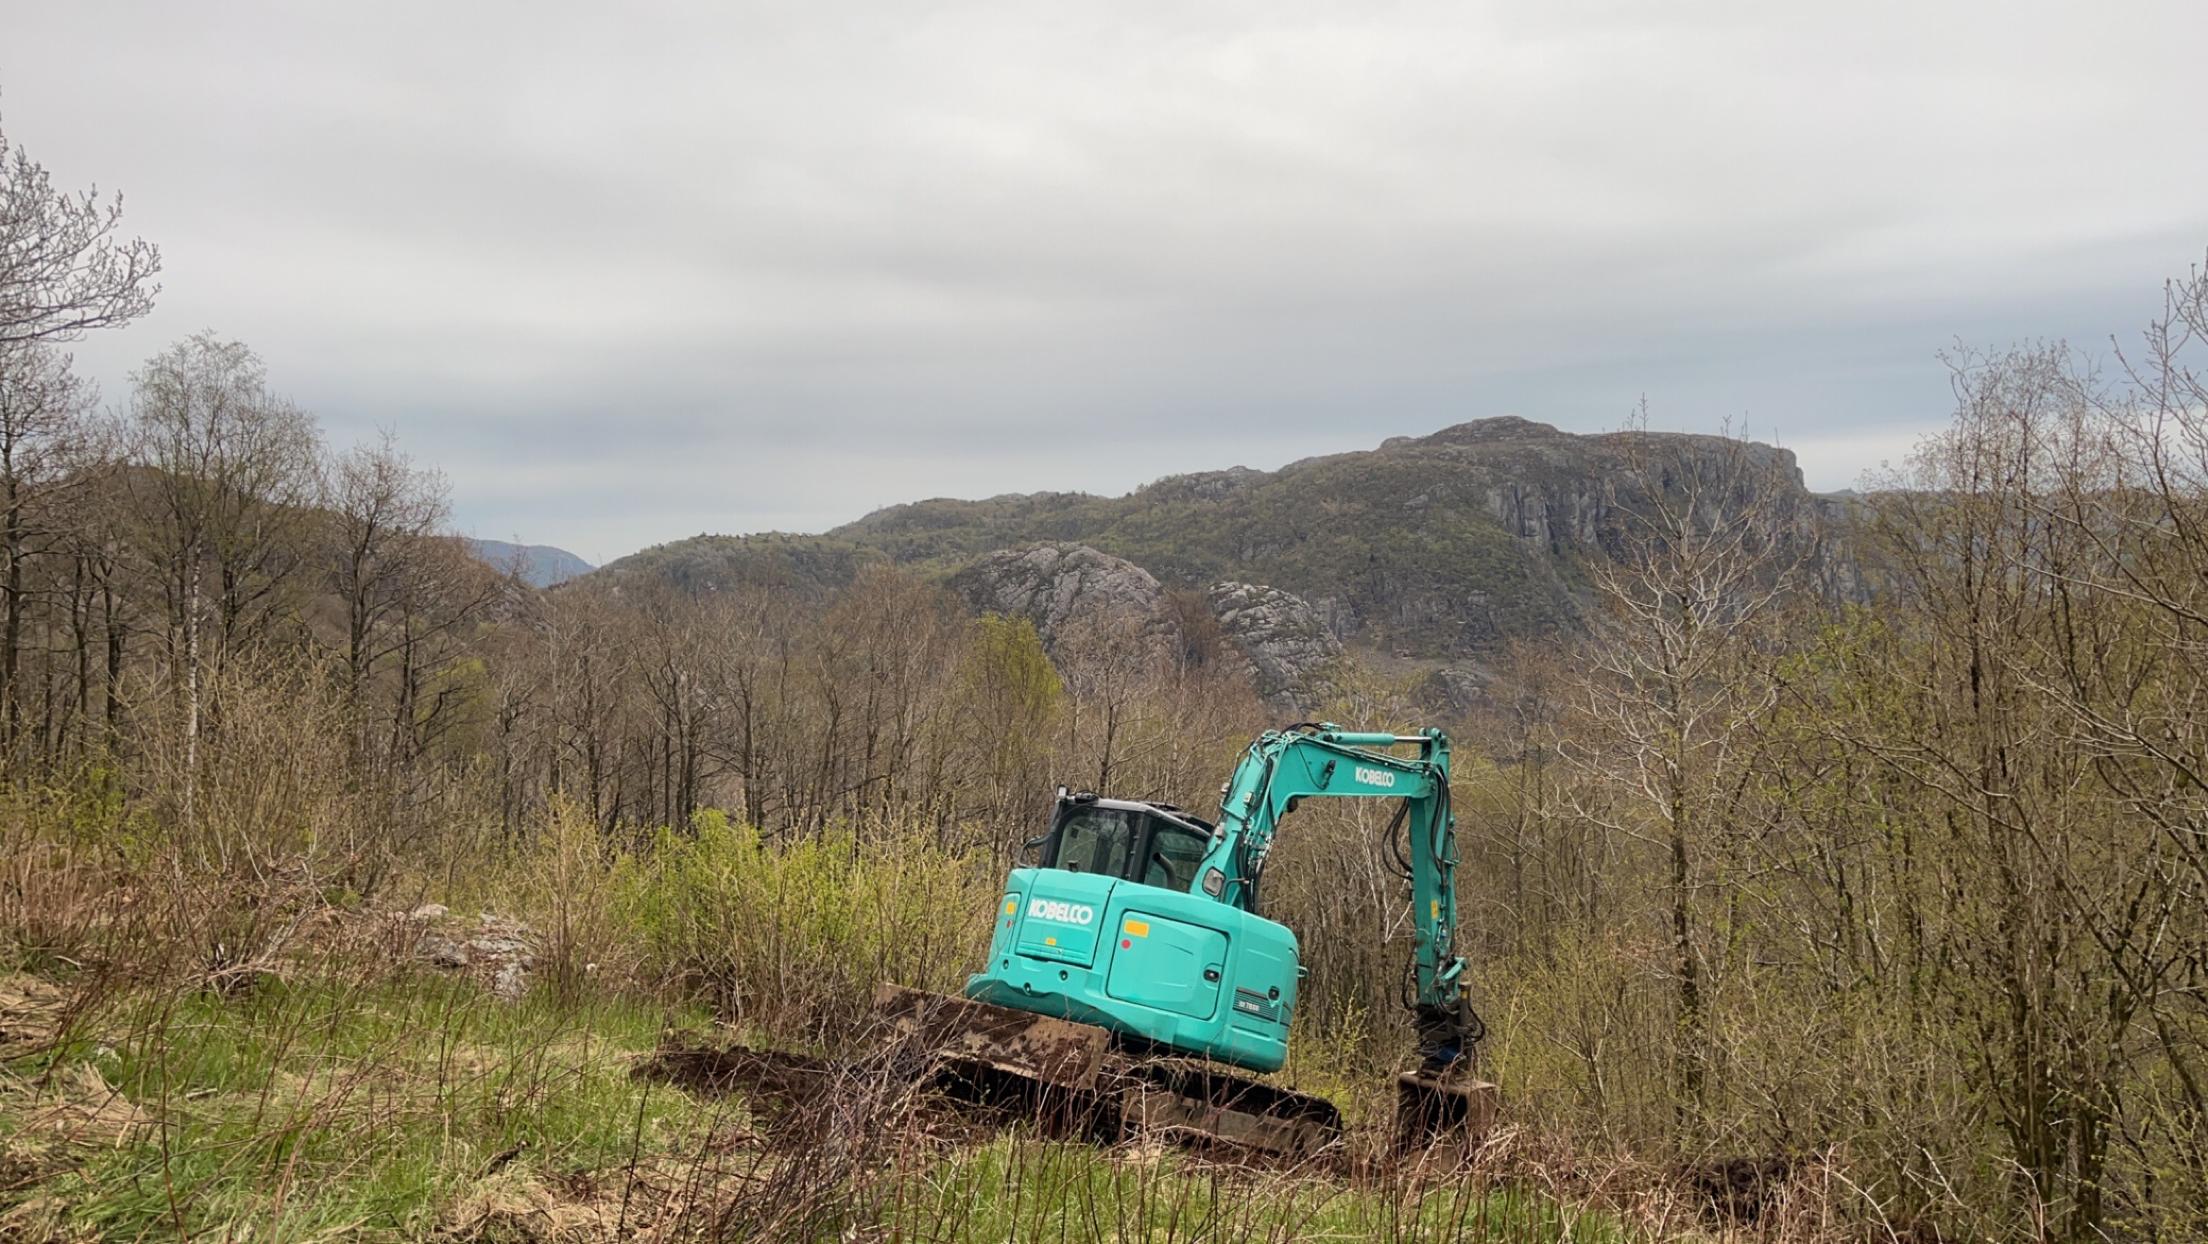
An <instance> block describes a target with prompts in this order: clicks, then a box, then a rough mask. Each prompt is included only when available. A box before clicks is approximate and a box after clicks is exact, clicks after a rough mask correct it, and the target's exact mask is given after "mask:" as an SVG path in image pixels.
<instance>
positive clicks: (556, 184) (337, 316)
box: [0, 0, 2208, 557]
mask: <svg viewBox="0 0 2208 1244" xmlns="http://www.w3.org/2000/svg"><path fill="white" fill-rule="evenodd" d="M2204 36H2208V16H2204V15H2203V11H2202V10H2201V9H2200V7H2199V6H2197V5H2194V4H2189V3H2188V4H2178V3H2149V4H2143V5H2135V6H2127V8H2126V10H2125V11H2124V13H2123V14H2122V15H2120V16H2119V15H2116V14H2113V13H2109V12H2103V11H2099V10H2090V9H2083V8H2079V7H2077V6H2073V5H2067V4H2065V5H2054V4H2032V3H2025V4H2013V3H2012V4H2004V5H2001V6H1987V5H1978V4H1962V3H1951V4H1926V3H1910V4H1901V3H1886V2H1884V0H1879V2H1873V3H1860V4H1850V5H1837V4H1835V5H1823V6H1818V7H1816V8H1810V7H1807V6H1800V5H1779V6H1773V5H1765V4H1756V5H1750V4H1719V3H1686V4H1667V5H1662V6H1652V5H1646V4H1639V3H1622V2H1621V3H1558V4H1543V5H1502V4H1495V5H1481V4H1457V3H1448V4H1443V3H1408V4H1392V5H1347V4H1337V5H1315V4H1301V3H1272V4H1256V3H1248V4H1224V5H1168V4H1161V3H1142V2H1138V0H1122V2H1121V3H1115V4H1109V5H1102V4H1100V5H1049V6H1033V5H1014V4H955V3H954V4H948V5H941V6H927V7H926V8H924V9H923V8H921V7H919V6H912V5H904V4H893V3H870V4H857V3H833V2H831V3H815V4H808V5H803V6H779V5H753V6H741V5H739V6H720V5H652V6H640V5H624V6H586V5H571V4H557V3H540V4H526V5H524V4H504V5H494V4H467V5H442V4H429V3H415V4H395V5H382V6H347V7H345V8H337V7H332V6H299V5H285V4H275V3H268V4H231V5H222V6H181V5H170V4H159V3H151V2H148V3H142V4H98V3H87V4H80V5H68V6H55V5H49V6H42V7H38V8H24V10H23V11H22V12H19V13H13V14H10V15H9V17H8V20H7V22H6V37H5V42H4V43H0V88H4V90H5V95H4V96H0V105H4V107H5V110H6V120H7V125H8V130H9V133H10V135H11V137H12V138H14V139H16V140H17V141H19V142H21V143H22V144H23V145H25V146H26V147H28V148H29V149H30V150H31V151H32V153H33V154H34V155H35V156H37V157H38V158H40V159H41V160H43V161H45V162H46V163H47V164H48V165H49V166H50V167H51V168H53V169H54V171H55V172H56V174H57V175H58V176H60V177H61V178H62V179H63V180H64V181H67V182H72V183H79V184H81V183H85V182H89V181H92V180H98V181H100V182H101V183H102V184H104V185H119V186H122V187H124V188H125V189H126V190H127V191H128V193H129V205H130V218H131V221H132V223H133V225H134V226H135V227H137V228H138V229H141V230H142V231H144V232H145V233H146V234H147V235H148V236H150V237H153V238H155V239H157V240H159V241H160V242H162V244H163V245H164V248H165V250H166V253H167V256H168V260H169V270H168V273H167V285H168V291H167V293H166V294H165V295H164V299H163V303H162V306H161V309H160V311H158V312H157V313H156V314H155V315H154V316H153V317H151V318H150V319H149V320H147V321H145V322H143V323H141V324H140V325H137V326H135V327H133V328H131V329H129V330H126V331H124V332H120V333H113V334H108V335H107V336H105V337H103V338H100V339H98V340H95V341H91V342H87V343H85V344H84V345H83V346H82V347H81V348H80V356H81V357H82V359H83V360H84V363H85V365H86V367H87V368H88V369H89V370H91V371H92V372H93V373H94V374H95V375H97V376H98V377H99V378H100V379H101V380H102V382H103V385H104V387H105V388H106V390H107V391H108V393H109V395H110V396H111V397H117V396H120V395H121V393H122V392H123V391H124V388H125V382H124V379H123V378H124V376H125V375H126V373H127V371H128V369H129V367H130V366H131V365H132V363H133V362H134V361H135V360H137V359H140V358H143V357H145V356H146V355H148V354H150V353H152V352H153V351H154V350H156V349H158V348H160V347H161V346H162V345H163V344H165V343H166V342H167V341H169V340H172V339H174V338H176V337H178V336H180V335H182V334H184V333H186V332H189V331H192V330H194V329H197V328H199V327H202V326H209V325H211V326H213V327H215V328H217V329H218V330H220V331H222V332H225V333H227V334H230V335H234V336H237V337H240V338H243V339H245V340H247V341H249V342H251V343H252V344H254V345H255V346H256V347H257V348H259V349H260V350H261V351H262V353H263V354H264V355H265V356H266V357H267V358H268V360H269V363H270V367H271V372H272V376H273V378H274V380H275V381H276V383H278V384H279V385H280V386H282V387H284V388H286V389H287V390H288V391H289V392H291V393H292V394H293V395H294V396H295V397H296V398H298V399H299V400H300V401H302V402H303V403H305V404H307V405H308V406H310V407H311V408H313V409H315V410H317V411H318V412H319V413H321V414H322V416H323V417H324V419H325V421H326V422H327V423H328V424H329V425H330V427H331V429H332V433H333V436H336V437H339V438H348V437H353V436H358V435H362V434H364V433H365V432H366V431H367V430H369V429H372V428H374V427H377V426H391V427H395V428H396V429H397V431H398V432H399V434H400V436H401V439H402V441H403V442H404V443H405V444H407V445H408V446H409V447H410V448H411V449H412V450H413V451H414V452H415V453H416V454H417V456H418V457H421V458H423V459H425V460H428V461H434V462H438V463H440V464H442V465H444V466H445V467H446V469H447V471H448V474H449V475H450V477H451V479H452V482H453V485H454V490H455V494H456V499H457V501H458V503H459V518H460V521H462V522H463V524H466V525H469V526H471V527H472V528H474V529H475V530H476V531H477V533H478V534H482V535H486V536H508V535H520V536H522V537H524V538H526V539H530V540H550V541H553V542H562V543H565V542H569V541H572V542H573V543H572V544H571V547H575V548H577V549H578V550H579V551H583V552H586V553H588V554H589V555H591V556H594V557H605V556H610V555H614V554H618V553H620V552H622V551H625V550H626V549H628V548H631V547H635V546H637V545H641V544H645V543H649V542H652V541H656V540H661V539H667V538H674V537H679V536H682V535H687V534H691V533H692V532H694V531H696V530H700V529H712V530H749V529H756V528H762V527H776V526H780V527H801V528H803V527H813V528H817V527H821V526H827V525H831V524H833V523H835V522H837V521H841V520H844V519H847V518H850V517H855V516H856V515H857V514H859V513H860V512H863V511H864V510H865V509H867V508H870V507H872V506H874V505H879V504H883V503H888V502H893V501H898V500H904V499H910V498H914V497H921V496H929V495H940V494H984V493H991V492H998V491H1004V490H1007V489H1015V488H1034V487H1088V488H1091V489H1095V490H1100V491H1116V490H1121V489H1125V488H1128V487H1132V486H1134V485H1137V484H1139V483H1141V482H1143V481H1144V480H1146V479H1148V478H1151V477H1153V476H1155V475H1158V474H1161V473H1165V472H1167V471H1174V470H1184V469H1200V468H1205V467H1216V466H1225V465H1229V464H1231V463H1235V462H1243V463H1247V464H1249V465H1253V466H1274V465H1278V464H1279V463H1280V462H1282V461H1286V460H1288V459H1289V458H1293V457H1296V456H1300V455H1302V454H1306V453H1313V452H1323V451H1327V450H1335V449H1343V448H1351V447H1356V446H1361V445H1366V444H1370V443H1374V442H1376V441H1378V440H1379V439H1381V438H1382V437H1384V436H1387V435H1394V434H1398V433H1417V432H1423V431H1428V430H1431V429H1432V428H1433V427H1434V426H1438V425H1439V424H1442V423H1447V422H1452V421H1456V420H1459V419H1465V418H1473V417H1478V416H1482V415H1491V414H1502V413H1515V414H1523V415H1526V416H1528V417H1532V418H1539V419H1545V420H1548V421H1551V422H1555V423H1558V424H1560V425H1563V426H1566V427H1573V428H1578V429H1582V430H1591V429H1596V428H1601V427H1607V426H1612V425H1614V424H1615V423H1616V422H1617V421H1618V420H1619V419H1620V418H1621V417H1622V416H1623V414H1624V412H1625V410H1626V409H1627V408H1628V407H1629V406H1630V405H1631V404H1632V403H1633V402H1634V401H1635V400H1636V399H1637V398H1638V397H1639V396H1641V395H1642V394H1644V393H1645V394H1646V395H1647V396H1648V397H1649V399H1650V401H1651V403H1652V406H1653V408H1654V411H1655V415H1656V419H1657V421H1658V422H1659V423H1660V424H1663V425H1665V426H1675V427H1682V428H1692V429H1697V430H1702V429H1708V428H1711V427H1714V426H1716V424H1717V423H1718V422H1719V421H1720V420H1722V419H1728V418H1730V419H1732V420H1734V421H1736V422H1737V423H1739V424H1741V425H1742V426H1744V427H1746V428H1748V429H1749V430H1750V431H1752V432H1754V433H1756V434H1758V435H1764V436H1769V437H1771V438H1774V439H1778V440H1780V441H1782V442H1785V443H1788V444H1790V445H1793V446H1794V447H1796V448H1797V450H1798V451H1800V452H1801V453H1802V456H1803V459H1804V466H1805V468H1806V469H1807V470H1808V471H1809V473H1810V476H1811V479H1812V482H1813V483H1816V484H1818V485H1820V486H1826V487H1838V486H1844V485H1846V484H1847V483H1850V482H1852V481H1853V479H1854V477H1855V476H1856V475H1857V474H1858V473H1859V472H1860V471H1862V470H1863V469H1865V468H1867V467H1872V466H1875V465H1876V464H1877V463H1878V461H1880V460H1881V459H1882V457H1891V456H1893V450H1892V447H1893V446H1895V445H1897V444H1898V445H1905V444H1906V443H1907V439H1908V437H1909V436H1910V435H1911V434H1912V432H1913V431H1914V430H1918V429H1923V428H1926V427H1929V426H1931V425H1932V424H1934V423H1936V422H1937V421H1938V420H1939V419H1940V418H1941V417H1942V415H1943V414H1944V406H1945V402H1946V400H1947V390H1946V385H1945V383H1944V379H1943V377H1942V374H1941V371H1940V368H1939V364H1938V363H1937V361H1936V359H1935V358H1934V353H1935V351H1937V350H1938V349H1939V348H1940V347H1942V346H1943V345H1945V344H1947V343H1948V342H1949V341H1951V340H1953V339H1954V338H1957V337H1962V338H1964V339H1966V340H1976V341H1991V342H1994V343H2001V342H2005V341H2008V340H2011V339H2014V338H2016V337H2020V336H2037V335H2046V336H2068V337H2071V338H2073V339H2076V340H2079V341H2084V342H2092V341H2097V340H2100V339H2101V338H2102V337H2103V335H2104V334H2106V333H2107V332H2109V331H2111V330H2120V329H2123V328H2125V327H2126V326H2130V325H2134V324H2136V323H2138V322H2139V321H2140V320H2142V319H2143V318H2144V316H2145V315H2146V314H2147V313H2148V311H2149V310H2150V309H2151V307H2152V306H2153V304H2154V301H2155V300H2154V294H2155V291H2156V289H2157V288H2158V284H2159V281H2160V280H2161V278H2162V277H2163V276H2165V275H2166V274H2168V273H2169V272H2171V271H2173V270H2175V269H2178V268H2181V267H2183V266H2184V265H2185V264H2187V263H2188V262H2191V261H2193V260H2195V259H2197V258H2198V257H2199V255H2200V253H2201V249H2202V247H2203V246H2204V245H2208V165H2203V164H2202V163H2201V162H2199V161H2191V160H2184V159H2173V158H2172V155H2173V152H2175V151H2176V150H2177V147H2176V146H2174V145H2173V144H2179V143H2181V142H2182V141H2184V139H2185V138H2186V137H2187V134H2186V131H2185V130H2184V129H2183V126H2184V125H2186V124H2188V122H2187V121H2185V120H2184V118H2187V117H2189V116H2190V115H2191V113H2192V112H2194V111H2197V101H2196V100H2194V99H2193V98H2192V95H2193V92H2194V91H2195V89H2196V87H2195V82H2196V67H2195V66H2194V65H2193V64H2192V63H2191V57H2192V56H2193V55H2194V54H2195V49H2197V48H2198V47H2199V46H2201V44H2202V40H2203V37H2204Z"/></svg>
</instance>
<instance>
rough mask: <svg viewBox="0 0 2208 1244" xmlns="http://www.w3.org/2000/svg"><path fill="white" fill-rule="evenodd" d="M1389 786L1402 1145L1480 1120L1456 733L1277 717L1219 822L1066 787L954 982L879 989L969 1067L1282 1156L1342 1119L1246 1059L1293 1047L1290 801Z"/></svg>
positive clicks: (1300, 1149) (1317, 1139) (1112, 1118)
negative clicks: (1398, 915)
mask: <svg viewBox="0 0 2208 1244" xmlns="http://www.w3.org/2000/svg"><path fill="white" fill-rule="evenodd" d="M1327 798H1365V799H1388V800H1395V801H1398V806H1397V809H1396V812H1395V816H1394V819H1393V821H1392V822H1391V823H1390V824H1389V826H1388V830H1387V835H1388V840H1389V844H1390V849H1391V851H1392V853H1393V856H1394V859H1395V861H1396V862H1397V864H1398V866H1399V867H1400V868H1401V869H1402V871H1403V875H1404V878H1405V880H1406V881H1408V883H1409V887H1410V900H1411V910H1412V915H1413V923H1414V926H1415V928H1416V930H1417V933H1416V937H1415V939H1414V945H1413V947H1412V951H1411V963H1410V965H1409V989H1408V990H1407V993H1408V994H1409V995H1410V996H1409V997H1408V999H1407V1001H1409V1002H1410V1004H1411V1006H1412V1008H1413V1010H1414V1013H1415V1019H1416V1031H1417V1033H1418V1043H1419V1050H1418V1066H1417V1068H1416V1069H1415V1070H1411V1071H1406V1072H1404V1073H1402V1074H1401V1075H1399V1076H1398V1079H1397V1131H1396V1140H1397V1143H1398V1144H1399V1145H1401V1146H1421V1145H1425V1144H1428V1143H1430V1142H1432V1141H1433V1140H1435V1138H1437V1137H1440V1136H1445V1135H1450V1134H1456V1135H1467V1134H1476V1133H1477V1132H1478V1131H1479V1129H1480V1128H1482V1127H1483V1126H1484V1125H1485V1123H1486V1121H1487V1119H1488V1117H1489V1114H1490V1112H1491V1110H1492V1106H1493V1101H1494V1093H1495V1090H1494V1086H1492V1085H1489V1084H1484V1083H1480V1082H1477V1081H1475V1080H1473V1079H1472V1078H1471V1077H1470V1075H1469V1069H1470V1064H1471V1054H1472V1050H1473V1047H1474V1045H1475V1043H1476V1042H1477V1041H1478V1040H1479V1038H1480V1036H1481V1035H1482V1027H1481V1024H1480V1021H1479V1019H1478V1017H1477V1016H1476V1015H1475V1014H1474V1013H1473V1011H1472V1009H1471V1007H1470V1006H1469V1005H1468V1004H1467V1001H1466V996H1465V990H1464V981H1463V974H1464V959H1463V958H1462V957H1461V956H1460V955H1458V954H1457V952H1456V948H1455V929H1456V892H1455V885H1454V880H1455V878H1454V872H1455V868H1456V863H1457V855H1456V845H1455V833H1454V825H1455V822H1454V820H1453V818H1452V817H1451V815H1450V808H1449V741H1448V739H1447V737H1446V736H1445V735H1443V733H1442V732H1441V731H1439V730H1432V729H1429V730H1424V731H1420V732H1419V733H1416V734H1395V733H1379V732H1367V731H1355V730H1345V729H1342V728H1341V727H1338V726H1335V725H1331V724H1325V723H1317V724H1312V723H1306V724H1302V725H1297V726H1292V727H1289V728H1286V729H1282V730H1272V731H1267V732H1266V733H1265V734H1264V735H1262V736H1260V737H1259V738H1258V739H1257V740H1256V741H1255V742H1253V743H1251V744H1250V747H1249V750H1248V751H1247V752H1246V753H1245V754H1244V755H1243V757H1242V760H1241V762H1240V763H1239V764H1238V765H1236V767H1235V769H1234V772H1233V774H1232V775H1231V776H1230V777H1229V778H1228V779H1227V782H1226V785H1225V787H1224V788H1223V791H1222V797H1221V801H1220V809H1219V818H1218V820H1217V822H1216V823H1214V822H1211V821H1207V820H1203V819H1201V818H1198V817H1196V816H1194V815H1191V814H1189V813H1187V812H1184V811H1182V810H1181V809H1179V808H1176V807H1173V806H1171V805H1168V804H1162V803H1148V802H1140V801H1131V800H1120V799H1106V798H1102V797H1100V796H1098V795H1094V794H1089V793H1080V794H1071V793H1068V792H1066V791H1065V790H1063V789H1061V790H1060V791H1059V794H1058V801H1057V810H1056V813H1055V815H1054V817H1053V818H1052V822H1051V825H1050V829H1049V831H1048V832H1047V833H1045V834H1043V835H1042V836H1041V837H1039V838H1036V839H1034V840H1033V841H1031V842H1030V843H1029V844H1028V845H1029V847H1030V848H1033V849H1036V850H1038V851H1039V852H1040V856H1039V859H1038V861H1037V863H1036V864H1035V865H1034V866H1032V867H1023V868H1017V869H1014V870H1013V872H1012V874H1011V876H1010V877H1009V879H1008V880H1007V881H1006V883H1005V889H1004V895H1003V897H1002V899H1001V900H999V902H998V905H997V912H996V917H995V930H994V936H993V938H992V940H991V942H990V946H989V958H988V961H987V962H986V963H985V964H983V965H982V968H981V970H980V971H978V972H976V973H974V974H973V976H971V977H970V978H969V979H968V980H967V982H966V986H965V989H964V991H963V993H964V996H963V997H957V998H954V997H949V996H945V995H940V994H930V993H923V992H920V991H917V990H910V989H903V988H900V987H897V986H893V985H885V986H883V988H882V990H881V991H880V994H879V996H878V1001H879V1003H880V1005H881V1008H882V1009H883V1011H884V1012H885V1013H886V1014H888V1015H889V1016H890V1017H891V1018H892V1019H893V1021H894V1022H896V1023H897V1024H898V1025H899V1026H900V1027H901V1028H902V1029H903V1030H904V1031H906V1032H907V1033H908V1034H912V1035H917V1036H922V1037H924V1038H925V1039H926V1040H927V1041H929V1042H932V1043H934V1044H936V1045H938V1046H940V1047H941V1048H942V1049H944V1050H945V1051H946V1053H947V1055H948V1056H949V1057H950V1058H951V1059H953V1060H954V1061H955V1062H956V1063H958V1064H960V1065H962V1066H963V1067H965V1068H966V1070H967V1073H968V1075H969V1077H970V1078H972V1079H976V1080H983V1081H989V1082H993V1083H994V1084H996V1085H997V1086H998V1087H1000V1088H1001V1087H1003V1086H1005V1085H1011V1086H1015V1087H1020V1088H1023V1089H1030V1090H1035V1091H1038V1092H1042V1093H1045V1094H1046V1095H1047V1094H1048V1093H1049V1092H1050V1091H1053V1090H1055V1091H1056V1092H1057V1093H1058V1094H1059V1095H1060V1097H1061V1099H1062V1100H1067V1101H1074V1102H1079V1103H1084V1104H1085V1105H1087V1106H1088V1107H1090V1108H1091V1110H1092V1114H1099V1115H1101V1116H1103V1117H1104V1118H1105V1119H1106V1120H1107V1121H1108V1122H1109V1123H1110V1124H1111V1126H1112V1127H1113V1128H1114V1129H1116V1130H1118V1131H1121V1132H1125V1131H1130V1130H1135V1131H1165V1132H1173V1133H1182V1134H1184V1135H1194V1136H1198V1137H1204V1138H1209V1139H1213V1140H1218V1141H1224V1142H1228V1143H1231V1144H1236V1145H1242V1146H1248V1147H1252V1148H1257V1149H1263V1150H1271V1151H1275V1152H1283V1153H1291V1154H1303V1153H1310V1152H1313V1151H1315V1150H1317V1149H1320V1148H1323V1147H1324V1146H1326V1145H1327V1144H1328V1143H1329V1142H1331V1141H1332V1140H1333V1139H1334V1138H1335V1137H1336V1136H1337V1135H1338V1134H1339V1132H1340V1126H1341V1121H1340V1115H1339V1114H1338V1113H1337V1111H1336V1110H1335V1108H1334V1107H1333V1106H1332V1105H1331V1104H1329V1103H1327V1102H1326V1101H1324V1100H1322V1099H1319V1098H1316V1097H1311V1096H1308V1095H1305V1094H1300V1093H1296V1092H1292V1091H1289V1090H1287V1089H1284V1088H1281V1087H1278V1086H1276V1085H1273V1084H1270V1083H1267V1082H1265V1081H1262V1080H1259V1079H1256V1078H1253V1077H1251V1076H1248V1075H1245V1074H1242V1073H1243V1072H1272V1071H1277V1070H1279V1069H1280V1068H1281V1067H1282V1066H1283V1064H1284V1063H1285V1062H1286V1060H1287V1056H1288V1041H1289V1032H1290V1026H1291V1021H1292V1019H1293V1018H1294V1014H1295V1007H1296V992H1297V985H1298V983H1299V981H1300V980H1301V978H1302V975H1303V972H1302V968H1301V966H1300V964H1299V961H1298V956H1297V945H1296V936H1295V934H1294V933H1293V932H1292V931H1291V930H1289V929H1288V928H1287V927H1286V926H1284V925H1282V924H1279V923H1277V922H1275V921H1273V920H1269V919H1267V918H1266V917H1265V916H1264V915H1262V914H1260V913H1261V908H1262V904H1261V901H1260V895H1261V893H1262V890H1263V885H1262V883H1263V879H1264V875H1265V862H1266V859H1267V858H1268V857H1269V855H1270V854H1271V852H1272V849H1273V843H1274V837H1275V834H1276V832H1277V830H1278V828H1279V825H1280V821H1281V818H1282V817H1284V816H1286V815H1287V814H1288V813H1289V812H1291V811H1292V810H1294V809H1295V807H1296V806H1297V805H1298V804H1299V803H1301V802H1303V801H1304V800H1307V799H1327Z"/></svg>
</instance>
